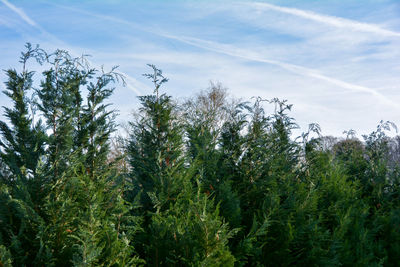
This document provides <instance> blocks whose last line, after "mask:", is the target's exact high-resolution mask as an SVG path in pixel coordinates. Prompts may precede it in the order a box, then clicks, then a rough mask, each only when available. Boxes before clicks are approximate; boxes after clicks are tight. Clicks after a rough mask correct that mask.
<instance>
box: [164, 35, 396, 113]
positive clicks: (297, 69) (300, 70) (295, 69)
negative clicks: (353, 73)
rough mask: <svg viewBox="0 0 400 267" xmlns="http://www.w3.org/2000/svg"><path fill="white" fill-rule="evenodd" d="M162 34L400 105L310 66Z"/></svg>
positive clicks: (374, 92) (194, 39)
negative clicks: (321, 72) (323, 73)
mask: <svg viewBox="0 0 400 267" xmlns="http://www.w3.org/2000/svg"><path fill="white" fill-rule="evenodd" d="M160 35H161V36H164V37H166V38H170V39H174V40H177V41H181V42H184V43H186V44H189V45H192V46H196V47H199V48H202V49H206V50H209V51H213V52H217V53H221V54H225V55H229V56H233V57H237V58H242V59H245V60H250V61H254V62H261V63H268V64H271V65H275V66H279V67H281V68H283V69H285V70H288V71H290V72H292V73H296V74H299V75H302V76H308V77H312V78H316V79H319V80H323V81H326V82H329V83H331V84H334V85H337V86H340V87H342V88H345V89H350V90H352V91H358V92H363V93H369V94H372V95H374V96H376V97H378V98H379V99H380V100H382V101H383V102H385V103H386V104H388V105H390V106H393V107H395V108H396V109H399V106H398V105H397V104H396V103H394V102H393V101H391V100H389V99H388V98H386V97H385V96H384V95H382V94H381V93H379V92H377V91H376V90H374V89H372V88H369V87H365V86H360V85H356V84H352V83H348V82H345V81H341V80H338V79H335V78H332V77H329V76H325V75H322V74H320V73H318V72H317V71H316V70H314V69H309V68H306V67H303V66H298V65H294V64H289V63H284V62H280V61H276V60H270V59H265V58H262V57H261V56H260V55H255V54H254V53H250V52H248V51H245V50H241V49H236V48H232V47H229V46H227V45H221V44H218V43H214V42H210V41H205V40H201V39H196V38H189V37H178V36H174V35H168V34H160Z"/></svg>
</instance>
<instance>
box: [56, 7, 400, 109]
mask: <svg viewBox="0 0 400 267" xmlns="http://www.w3.org/2000/svg"><path fill="white" fill-rule="evenodd" d="M251 4H255V5H260V6H262V7H265V8H271V9H274V10H277V11H281V12H285V13H290V14H293V15H297V16H302V17H307V18H309V19H312V20H315V21H318V22H325V23H328V24H331V25H335V26H337V27H350V28H353V29H357V30H368V31H370V32H375V33H379V34H383V35H390V36H400V33H397V32H392V31H388V30H385V29H382V28H379V27H378V26H376V25H371V24H365V23H358V22H355V21H351V20H346V19H341V18H337V17H330V16H322V15H318V14H316V13H313V12H309V11H303V10H299V9H294V8H284V7H279V6H275V5H270V4H265V3H251ZM59 7H62V8H66V9H69V10H72V11H75V12H79V13H83V14H86V15H90V16H93V17H97V18H101V19H105V20H108V21H112V22H115V23H120V24H124V25H127V26H130V27H133V28H135V29H139V30H142V31H145V32H148V33H151V34H154V35H158V36H161V37H164V38H168V39H172V40H175V41H179V42H182V43H185V44H188V45H191V46H194V47H198V48H201V49H205V50H208V51H213V52H216V53H220V54H224V55H228V56H232V57H236V58H241V59H244V60H248V61H253V62H260V63H267V64H271V65H275V66H278V67H280V68H283V69H285V70H287V71H290V72H292V73H295V74H298V75H302V76H307V77H312V78H314V79H318V80H322V81H325V82H327V83H330V84H333V85H336V86H339V87H341V88H344V89H349V90H351V91H355V92H362V93H368V94H371V95H373V96H375V97H377V98H378V99H380V100H381V101H382V102H383V103H385V104H387V105H390V106H392V107H395V108H396V109H398V108H399V106H398V105H397V104H396V103H395V102H393V101H392V100H390V99H388V98H387V97H385V96H384V95H382V94H381V93H380V92H378V91H377V90H375V89H373V88H369V87H365V86H361V85H357V84H353V83H349V82H346V81H342V80H340V79H336V78H333V77H329V76H327V75H324V74H321V73H320V72H319V71H317V70H314V69H311V68H307V67H304V66H300V65H295V64H290V63H286V62H282V61H278V60H272V59H268V58H265V57H263V56H262V55H260V54H257V53H254V52H251V51H248V50H245V49H240V48H237V47H234V46H231V45H225V44H220V43H216V42H211V41H208V40H203V39H198V38H193V37H185V36H176V35H172V34H168V33H165V32H157V31H154V30H151V29H148V28H145V27H140V26H139V25H138V24H136V23H132V22H130V21H126V20H123V19H119V18H115V17H112V16H106V15H101V14H95V13H92V12H88V11H85V10H82V9H75V8H70V7H64V6H59Z"/></svg>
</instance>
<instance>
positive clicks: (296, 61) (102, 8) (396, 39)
mask: <svg viewBox="0 0 400 267" xmlns="http://www.w3.org/2000/svg"><path fill="white" fill-rule="evenodd" d="M26 42H30V43H33V44H40V45H41V47H43V48H45V49H48V50H50V51H52V50H54V49H56V48H62V49H66V50H69V51H70V52H71V53H72V54H73V55H76V56H78V55H81V54H90V55H92V57H91V61H92V63H93V64H94V65H96V66H100V65H103V64H104V66H105V67H106V68H107V67H108V68H110V67H111V66H113V65H119V66H120V68H119V70H120V71H121V72H122V73H123V74H124V75H125V76H126V78H127V79H126V81H127V83H128V85H127V86H126V87H122V86H118V87H117V88H116V90H115V94H114V95H113V97H112V99H111V101H112V102H113V103H114V107H115V108H117V109H118V110H119V111H120V117H119V119H120V121H124V120H125V121H126V120H129V114H130V112H131V111H132V110H133V109H134V108H135V107H137V105H138V100H137V99H136V96H137V95H143V94H148V93H150V92H151V91H152V89H151V84H150V83H149V82H148V81H146V80H145V79H144V77H142V75H141V74H143V73H146V72H147V71H149V69H148V67H146V64H147V63H151V64H155V65H156V66H158V67H159V68H161V69H162V70H163V72H164V74H165V75H166V76H167V77H168V78H169V79H170V81H169V82H168V83H167V84H166V86H165V88H164V90H165V92H166V93H168V94H172V95H173V96H175V97H178V98H184V97H188V96H190V95H193V94H194V93H196V92H198V91H199V90H201V89H205V88H207V87H208V85H209V81H210V80H212V81H216V82H221V83H222V84H223V85H224V86H225V87H227V88H229V92H230V94H231V95H233V96H235V97H242V98H244V99H248V98H250V97H252V96H261V97H263V98H273V97H279V98H282V99H288V101H289V102H290V103H292V104H294V107H293V112H292V114H291V115H292V116H293V117H294V118H296V120H297V122H298V123H299V125H300V126H301V127H302V129H306V126H307V125H308V124H309V123H312V122H316V123H319V124H320V125H321V127H322V133H323V134H326V135H329V134H331V135H337V136H340V135H342V132H343V131H344V130H349V129H350V128H351V129H354V130H356V131H357V133H358V134H365V133H369V132H370V131H372V130H374V128H375V127H376V125H377V124H378V122H379V121H380V120H390V121H392V122H394V123H396V124H397V125H398V126H400V1H396V0H392V1H389V0H376V1H368V0H363V1H361V0H360V1H339V0H337V1H294V0H293V1H150V0H147V1H116V0H114V1H50V0H48V1H11V0H0V55H1V60H0V69H8V68H10V67H13V68H18V67H19V66H18V57H19V53H20V51H21V50H23V48H24V44H25V43H26ZM0 81H2V84H1V85H0V88H1V89H3V88H4V85H3V82H4V81H5V75H4V73H1V74H0ZM8 104H9V103H8V100H7V99H6V97H5V96H4V95H2V96H1V97H0V105H1V106H4V105H8Z"/></svg>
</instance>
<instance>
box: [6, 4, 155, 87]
mask: <svg viewBox="0 0 400 267" xmlns="http://www.w3.org/2000/svg"><path fill="white" fill-rule="evenodd" d="M0 1H1V2H2V3H4V4H5V5H6V6H7V7H8V8H10V9H11V10H12V11H14V12H15V13H17V14H18V15H19V16H20V17H21V18H22V19H23V20H24V21H25V22H27V23H28V24H29V25H31V26H33V27H35V28H37V29H39V30H40V31H41V32H42V33H43V34H45V35H46V36H47V37H48V38H49V39H52V40H53V41H55V42H56V43H60V44H61V45H62V46H68V45H67V44H66V43H65V42H64V41H62V40H60V39H58V38H57V37H56V36H54V35H53V34H51V33H49V32H47V31H46V30H45V29H43V28H42V27H41V26H40V25H39V24H38V23H36V22H35V21H34V20H32V19H31V18H30V17H29V16H28V15H27V14H26V13H25V12H24V11H23V10H22V9H20V8H18V7H16V6H14V5H13V4H11V3H10V2H8V1H7V0H0ZM68 50H69V51H70V53H71V54H72V55H74V56H77V55H79V53H76V52H74V51H73V49H71V48H70V49H68ZM87 60H88V59H87ZM88 63H89V64H90V65H92V66H94V67H95V68H96V69H100V68H99V66H98V65H96V64H94V63H93V62H91V61H90V60H88ZM118 72H119V73H120V74H122V75H123V76H124V77H125V80H126V87H127V88H128V89H130V90H131V91H133V92H134V93H135V94H136V95H142V93H141V92H140V90H139V89H138V88H137V87H136V86H135V85H137V84H141V83H140V82H139V81H137V80H136V79H135V78H133V77H131V76H129V75H128V74H126V73H124V72H121V71H118ZM142 86H143V85H142ZM143 87H145V88H147V86H143ZM149 90H150V89H149Z"/></svg>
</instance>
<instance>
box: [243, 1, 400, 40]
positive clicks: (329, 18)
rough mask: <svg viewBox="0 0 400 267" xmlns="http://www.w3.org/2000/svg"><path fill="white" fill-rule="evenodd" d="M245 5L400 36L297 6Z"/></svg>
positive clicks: (371, 25)
mask: <svg viewBox="0 0 400 267" xmlns="http://www.w3.org/2000/svg"><path fill="white" fill-rule="evenodd" d="M245 4H246V5H250V6H253V7H255V8H257V9H258V10H261V9H262V10H267V9H269V10H274V11H278V12H281V13H286V14H290V15H294V16H297V17H302V18H305V19H309V20H313V21H316V22H321V23H324V24H327V25H330V26H334V27H337V28H346V29H351V30H355V31H361V32H370V33H374V34H378V35H382V36H386V37H400V32H395V31H391V30H387V29H384V28H382V27H380V26H378V25H375V24H369V23H363V22H359V21H355V20H350V19H344V18H340V17H335V16H329V15H321V14H318V13H315V12H312V11H306V10H302V9H297V8H289V7H281V6H276V5H272V4H268V3H258V2H255V3H245Z"/></svg>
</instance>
